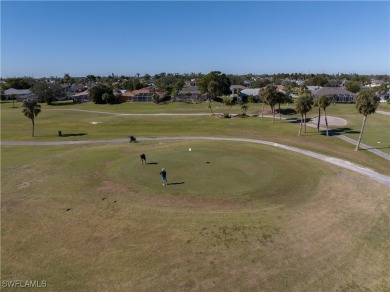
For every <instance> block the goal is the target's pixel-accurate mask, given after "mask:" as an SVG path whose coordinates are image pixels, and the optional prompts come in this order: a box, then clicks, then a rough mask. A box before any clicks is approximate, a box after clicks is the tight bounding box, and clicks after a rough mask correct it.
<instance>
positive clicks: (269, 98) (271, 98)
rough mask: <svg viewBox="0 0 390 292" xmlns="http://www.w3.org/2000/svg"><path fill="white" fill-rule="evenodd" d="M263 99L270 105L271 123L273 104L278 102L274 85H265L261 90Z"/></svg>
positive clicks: (273, 118)
mask: <svg viewBox="0 0 390 292" xmlns="http://www.w3.org/2000/svg"><path fill="white" fill-rule="evenodd" d="M261 95H262V97H263V99H264V100H265V101H266V102H267V104H269V105H270V106H271V111H272V123H275V105H276V104H277V103H278V92H277V90H276V86H275V85H271V84H269V85H267V86H266V87H265V88H264V89H263V90H262V92H261Z"/></svg>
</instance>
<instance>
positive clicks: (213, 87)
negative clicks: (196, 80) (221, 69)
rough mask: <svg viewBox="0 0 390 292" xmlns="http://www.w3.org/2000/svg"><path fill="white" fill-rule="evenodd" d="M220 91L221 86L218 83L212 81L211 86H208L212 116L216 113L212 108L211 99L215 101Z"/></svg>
mask: <svg viewBox="0 0 390 292" xmlns="http://www.w3.org/2000/svg"><path fill="white" fill-rule="evenodd" d="M218 90H219V84H218V82H216V81H210V82H209V84H208V85H207V92H208V93H209V95H210V96H209V98H208V102H209V109H210V111H211V114H212V115H214V112H213V109H212V108H211V100H210V99H211V98H213V99H215V98H216V97H217V94H218Z"/></svg>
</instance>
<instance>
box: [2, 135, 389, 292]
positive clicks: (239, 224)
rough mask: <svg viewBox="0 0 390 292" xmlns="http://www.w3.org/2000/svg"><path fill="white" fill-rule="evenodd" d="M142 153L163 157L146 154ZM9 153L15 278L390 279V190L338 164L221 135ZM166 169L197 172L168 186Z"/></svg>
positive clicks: (366, 283)
mask: <svg viewBox="0 0 390 292" xmlns="http://www.w3.org/2000/svg"><path fill="white" fill-rule="evenodd" d="M189 147H191V148H192V151H191V152H189V151H188V148H189ZM142 152H144V153H146V155H147V162H151V163H157V164H148V165H146V166H142V165H141V163H140V159H139V154H140V153H142ZM1 155H2V226H1V228H2V279H3V280H6V279H7V280H8V279H37V280H46V281H47V282H48V288H49V290H51V291H64V290H65V291H80V290H83V291H96V290H111V291H123V290H127V291H146V290H147V291H151V290H152V291H154V290H235V291H236V290H257V289H259V287H261V289H264V290H266V291H286V289H287V290H299V291H313V290H326V291H336V290H340V289H348V288H350V287H355V288H356V287H360V288H369V289H372V290H373V291H376V290H379V289H384V290H386V289H389V288H390V273H389V271H390V264H389V263H390V261H388V259H389V256H390V254H389V250H390V236H389V234H388V230H389V224H390V221H389V215H388V214H389V211H390V199H389V197H388V196H387V195H385V194H386V192H387V189H386V188H384V187H382V186H380V185H379V184H377V183H375V182H372V181H369V180H368V179H366V178H364V177H362V176H360V175H355V174H353V173H351V172H349V171H346V170H342V169H340V168H337V167H334V166H332V165H328V164H326V163H323V162H320V161H317V160H313V159H310V158H308V157H305V156H302V155H299V154H295V153H290V152H284V151H282V150H280V149H276V148H270V147H267V146H262V145H254V144H253V145H252V144H247V143H241V142H219V141H213V142H212V141H190V142H187V141H182V142H156V143H155V142H142V143H137V144H129V143H123V144H115V145H95V146H92V145H84V146H59V147H23V146H20V147H14V146H3V147H2V149H1ZM206 162H210V163H206ZM161 167H165V168H166V169H167V171H168V180H169V182H170V183H181V182H184V183H183V184H172V185H169V186H167V187H163V186H162V183H161V179H160V176H159V172H160V169H161Z"/></svg>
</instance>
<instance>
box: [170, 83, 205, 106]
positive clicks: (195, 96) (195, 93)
mask: <svg viewBox="0 0 390 292" xmlns="http://www.w3.org/2000/svg"><path fill="white" fill-rule="evenodd" d="M205 100H206V97H205V96H204V95H203V94H202V93H201V92H200V91H199V89H198V87H197V86H188V87H184V88H183V89H182V90H181V91H180V92H179V94H178V95H177V96H175V97H174V101H181V102H199V101H205Z"/></svg>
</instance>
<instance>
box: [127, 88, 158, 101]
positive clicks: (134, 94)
mask: <svg viewBox="0 0 390 292" xmlns="http://www.w3.org/2000/svg"><path fill="white" fill-rule="evenodd" d="M158 95H159V97H160V94H158ZM153 96H154V92H153V89H152V88H150V87H144V88H141V89H137V90H133V91H127V92H125V93H123V94H122V96H121V97H120V100H121V101H133V102H154V101H155V99H154V98H153Z"/></svg>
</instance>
